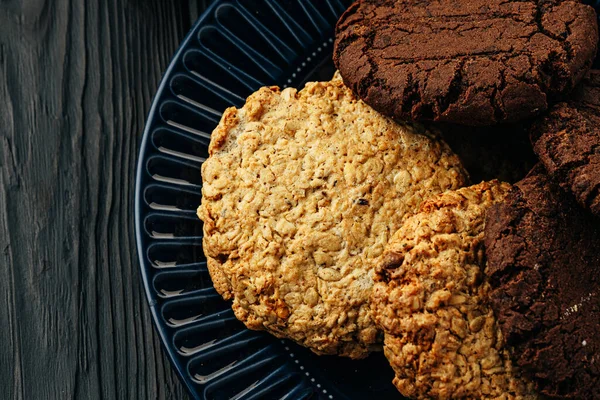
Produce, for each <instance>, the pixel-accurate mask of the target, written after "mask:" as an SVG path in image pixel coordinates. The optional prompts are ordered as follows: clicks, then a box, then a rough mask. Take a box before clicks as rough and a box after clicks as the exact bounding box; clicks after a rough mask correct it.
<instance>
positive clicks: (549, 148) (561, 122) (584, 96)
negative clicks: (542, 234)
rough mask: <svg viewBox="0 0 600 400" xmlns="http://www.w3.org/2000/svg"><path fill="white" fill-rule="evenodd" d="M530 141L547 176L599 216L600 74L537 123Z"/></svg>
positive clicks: (586, 79)
mask: <svg viewBox="0 0 600 400" xmlns="http://www.w3.org/2000/svg"><path fill="white" fill-rule="evenodd" d="M531 140H532V142H533V145H534V150H535V152H536V153H537V155H538V156H539V157H540V160H541V161H542V163H543V164H544V166H545V167H546V170H547V171H548V173H550V175H552V177H553V178H554V179H556V180H557V181H558V182H559V183H560V185H561V186H562V187H563V189H565V190H567V191H570V192H571V193H573V194H574V195H575V197H576V198H577V201H578V202H579V204H581V205H582V206H583V207H585V208H587V209H589V210H591V211H592V212H593V213H594V214H596V215H597V216H600V71H590V73H589V74H588V75H587V76H586V78H585V79H584V80H583V82H582V84H581V85H580V86H579V87H578V88H577V90H576V91H575V93H574V94H573V96H572V97H571V99H570V100H569V101H567V102H564V103H560V104H557V105H556V106H555V107H553V108H552V110H551V111H550V113H549V114H548V115H547V116H546V117H544V118H543V119H541V120H540V121H537V122H536V123H535V124H534V126H533V127H532V131H531Z"/></svg>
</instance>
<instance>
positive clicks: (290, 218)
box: [198, 79, 467, 358]
mask: <svg viewBox="0 0 600 400" xmlns="http://www.w3.org/2000/svg"><path fill="white" fill-rule="evenodd" d="M209 155H210V156H209V158H208V160H207V161H206V162H205V163H204V164H203V166H202V179H203V188H202V205H201V206H200V207H199V209H198V215H199V217H200V218H201V219H202V220H203V221H204V228H203V229H204V239H203V249H204V252H205V254H206V256H207V259H208V268H209V272H210V274H211V277H212V279H213V283H214V285H215V288H216V289H217V291H218V292H219V293H220V294H221V295H222V296H223V297H224V298H225V299H233V310H234V312H235V315H236V317H237V318H238V319H240V320H241V321H243V322H244V323H245V324H246V325H247V326H248V327H249V328H251V329H264V330H268V331H269V332H271V333H272V334H274V335H276V336H278V337H282V338H290V339H292V340H294V341H296V342H298V343H300V344H302V345H304V346H306V347H309V348H310V349H312V350H313V351H315V352H317V353H320V354H339V355H343V356H349V357H352V358H360V357H364V356H366V355H367V354H368V352H369V351H370V350H371V349H373V348H374V347H378V348H380V347H381V335H380V333H379V332H378V330H377V329H376V327H375V324H374V322H373V320H372V316H371V310H370V307H369V295H370V293H371V289H372V284H373V281H372V265H373V263H374V260H376V259H377V258H378V257H380V255H381V254H382V252H383V249H384V246H385V245H386V243H387V241H388V239H389V237H390V236H391V234H392V233H393V232H394V231H395V230H396V229H398V228H399V226H400V224H401V220H402V218H403V217H404V216H405V215H406V214H411V213H413V212H414V211H416V209H417V207H418V206H419V204H420V203H421V202H422V201H423V200H424V199H427V198H428V197H430V196H432V195H434V194H437V193H440V192H443V191H445V190H449V189H455V188H458V187H461V186H463V185H464V183H465V181H466V179H467V178H466V173H465V172H464V170H463V169H462V166H461V164H460V161H459V159H458V157H457V156H455V155H454V154H453V153H452V151H451V150H450V149H449V147H448V146H447V145H446V144H445V143H443V142H441V141H438V140H437V139H436V138H434V137H433V136H432V135H431V134H429V133H428V132H427V131H425V130H424V129H423V128H420V127H412V126H408V125H399V124H396V123H395V122H393V121H392V120H391V119H389V118H386V117H384V116H382V115H381V114H379V113H377V112H376V111H375V110H373V109H372V108H371V107H369V106H367V105H366V104H364V103H363V102H362V101H360V100H358V99H357V98H356V97H355V96H354V95H353V94H352V92H351V90H350V89H348V88H347V87H345V86H344V85H343V83H342V82H341V80H339V79H334V80H333V81H330V82H317V83H309V84H307V86H306V87H305V88H304V89H303V90H301V91H296V90H295V89H285V90H283V91H280V90H279V89H278V88H276V87H271V88H262V89H260V90H259V91H258V92H256V93H254V94H252V95H251V96H250V97H249V98H248V99H247V101H246V104H245V105H244V106H243V107H242V108H241V109H235V108H229V109H228V110H226V111H225V113H224V115H223V117H222V120H221V122H220V124H219V126H218V127H217V128H216V129H215V131H214V132H213V134H212V139H211V143H210V147H209Z"/></svg>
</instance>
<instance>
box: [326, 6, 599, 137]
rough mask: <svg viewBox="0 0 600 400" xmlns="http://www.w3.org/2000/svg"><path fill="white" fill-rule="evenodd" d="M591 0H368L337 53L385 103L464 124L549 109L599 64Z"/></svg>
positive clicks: (371, 100)
mask: <svg viewBox="0 0 600 400" xmlns="http://www.w3.org/2000/svg"><path fill="white" fill-rule="evenodd" d="M597 41H598V27H597V23H596V14H595V12H594V9H593V8H592V7H589V6H586V5H583V4H581V3H579V2H577V1H571V0H553V1H552V0H550V1H542V0H537V1H536V0H528V1H504V0H492V1H490V0H471V1H467V0H456V1H450V0H442V1H437V2H428V1H420V0H404V1H399V0H359V1H357V2H356V3H354V4H353V5H352V6H351V7H350V8H349V9H348V10H347V11H346V13H345V14H344V15H342V17H341V19H340V20H339V21H338V25H337V29H336V41H335V50H334V62H335V64H336V66H337V68H338V69H339V70H340V72H341V74H342V77H343V78H344V82H345V83H346V84H347V85H348V86H350V87H351V88H352V90H354V92H355V93H357V94H358V96H359V97H360V98H362V99H363V100H364V101H365V102H366V103H368V104H369V105H371V106H372V107H373V108H375V109H376V110H378V111H380V112H382V113H384V114H387V115H390V116H392V117H395V118H398V119H402V120H416V121H423V120H434V121H446V122H455V123H460V124H464V125H491V124H495V123H498V122H510V121H518V120H521V119H524V118H526V117H529V116H532V115H535V114H538V113H540V112H541V111H544V110H545V109H547V107H548V103H549V102H551V101H554V100H557V98H560V97H561V95H563V93H565V92H567V91H569V90H571V89H572V88H573V87H574V86H575V84H576V83H577V82H578V81H579V80H580V79H581V78H582V77H583V76H584V75H585V73H586V72H587V71H588V70H589V68H590V66H591V65H592V60H593V58H594V56H595V54H596V47H597Z"/></svg>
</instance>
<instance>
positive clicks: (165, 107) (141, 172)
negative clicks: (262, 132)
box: [135, 0, 600, 400]
mask: <svg viewBox="0 0 600 400" xmlns="http://www.w3.org/2000/svg"><path fill="white" fill-rule="evenodd" d="M351 2H352V1H351V0H237V1H235V0H229V1H216V2H214V3H213V5H212V6H211V7H210V8H209V9H208V10H206V12H205V13H204V14H203V16H202V17H201V18H200V19H199V20H198V22H197V23H196V24H195V26H194V27H193V29H192V30H191V32H190V33H189V34H188V36H187V37H186V38H185V40H184V41H183V43H182V45H181V47H180V49H179V50H178V52H177V54H176V55H175V57H174V58H173V61H172V62H171V65H170V66H169V68H168V70H167V71H166V73H165V76H164V78H163V80H162V83H161V85H160V87H159V89H158V92H157V94H156V97H155V99H154V104H153V106H152V109H151V111H150V115H149V117H148V121H147V124H146V130H145V132H144V137H143V140H142V146H141V151H140V157H139V164H138V170H137V181H136V198H135V205H136V209H135V224H136V237H137V247H138V253H139V258H140V264H141V271H142V276H143V279H144V285H145V289H146V294H147V296H148V301H149V303H150V308H151V311H152V316H153V319H154V322H155V325H156V328H157V330H158V332H159V334H160V337H161V340H162V343H163V345H164V348H165V351H166V352H167V353H168V355H169V357H170V359H171V361H172V363H173V367H174V368H175V369H176V371H177V373H178V374H179V376H180V378H181V380H182V381H183V382H184V384H185V386H186V387H187V389H188V391H189V393H190V395H191V397H192V398H194V399H211V400H212V399H290V400H296V399H306V398H311V399H366V398H373V399H380V400H385V399H388V398H389V399H398V398H399V394H398V392H397V391H396V389H395V388H394V387H393V386H392V384H391V380H392V371H391V369H390V368H389V366H388V364H387V362H386V361H385V359H384V358H383V355H382V354H374V355H372V356H370V357H369V358H367V359H365V360H362V361H350V360H347V359H342V358H336V357H319V356H316V355H314V354H312V353H311V352H310V351H308V350H306V349H304V348H301V347H299V346H297V345H295V344H294V343H291V342H288V341H282V340H278V339H275V338H274V337H272V336H270V335H268V334H266V333H260V332H254V331H250V330H248V329H246V328H245V327H244V326H243V325H242V324H241V323H239V322H238V321H237V320H236V319H235V317H234V315H233V312H232V311H231V304H230V303H229V302H225V301H223V300H222V299H221V297H220V296H219V295H218V294H217V293H216V292H215V290H214V289H213V286H212V283H211V280H210V277H209V274H208V271H207V269H206V259H205V258H204V255H203V252H202V223H201V222H200V221H199V220H198V219H197V218H196V214H195V211H196V208H197V206H198V205H199V204H200V196H201V193H200V189H201V185H202V181H201V177H200V165H201V164H202V162H203V161H204V160H205V159H206V157H207V156H208V144H209V141H210V134H211V132H212V130H213V129H214V128H215V126H216V125H217V123H218V122H219V119H220V116H221V113H222V112H223V110H225V108H227V107H229V106H232V105H234V106H238V107H239V106H242V105H243V103H244V100H245V98H246V97H247V96H248V95H249V94H250V93H252V92H253V91H255V90H256V89H258V88H259V87H261V86H264V85H279V86H281V87H285V86H293V87H302V86H303V84H304V82H306V81H309V80H328V79H329V78H330V77H331V76H332V75H333V72H334V67H333V64H332V62H331V50H332V44H333V30H334V26H335V23H336V21H337V19H338V17H339V16H340V15H341V13H342V12H343V11H344V10H345V9H346V8H347V7H348V5H349V4H350V3H351ZM598 3H600V2H596V4H595V5H598Z"/></svg>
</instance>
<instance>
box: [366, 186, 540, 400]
mask: <svg viewBox="0 0 600 400" xmlns="http://www.w3.org/2000/svg"><path fill="white" fill-rule="evenodd" d="M509 189H510V185H509V184H507V183H500V182H498V181H491V182H483V183H480V184H478V185H474V186H470V187H466V188H462V189H458V190H455V191H448V192H446V193H444V194H441V195H439V196H436V197H434V198H432V199H430V200H428V201H425V202H424V203H423V204H422V205H421V207H420V210H419V212H418V213H417V214H415V215H413V216H411V217H408V218H407V219H406V220H405V221H404V224H403V225H402V227H401V228H400V229H399V230H398V231H397V232H396V233H395V234H394V235H393V237H392V239H391V240H390V242H389V244H388V246H387V247H386V250H385V253H384V256H383V258H382V262H381V263H380V264H379V265H378V266H377V267H376V273H375V285H374V288H373V294H372V306H373V310H374V315H375V321H376V323H377V324H378V325H379V326H380V327H381V328H382V329H383V330H384V332H385V342H384V352H385V355H386V357H387V359H388V360H389V362H390V364H391V366H392V367H393V369H394V371H395V373H396V377H395V378H394V384H395V385H396V387H397V388H398V390H399V391H400V392H401V393H402V394H403V395H404V396H407V397H410V398H415V399H432V398H433V399H535V398H537V397H536V395H535V392H534V390H533V385H532V384H531V383H530V382H528V381H527V380H526V379H524V378H523V377H522V375H521V373H520V371H519V370H518V369H517V368H515V366H514V365H513V364H512V362H511V359H510V357H509V354H508V351H507V349H506V348H505V347H504V341H503V338H502V334H501V332H500V329H499V327H498V325H497V323H496V319H495V317H494V313H493V311H492V309H491V307H490V305H489V303H488V296H489V291H490V287H489V285H488V284H487V283H486V282H485V281H484V280H483V269H484V263H485V261H484V247H483V235H484V233H483V232H484V221H485V214H486V212H487V210H488V209H489V208H490V207H491V206H492V205H493V204H495V203H497V202H499V201H501V200H502V199H503V197H504V196H505V194H506V193H507V191H508V190H509Z"/></svg>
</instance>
